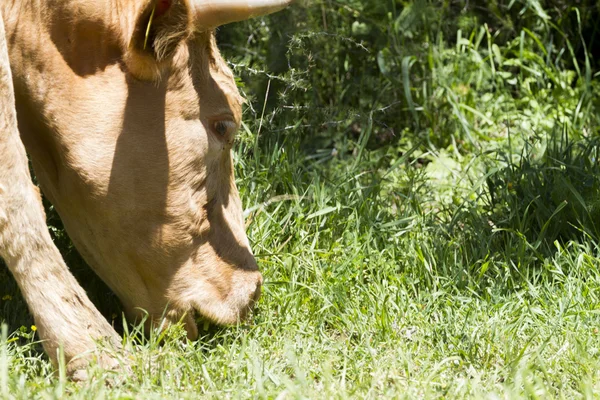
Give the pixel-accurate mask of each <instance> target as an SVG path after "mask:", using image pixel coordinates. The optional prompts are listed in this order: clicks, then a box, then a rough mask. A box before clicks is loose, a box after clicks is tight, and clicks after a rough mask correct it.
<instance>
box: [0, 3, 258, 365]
mask: <svg viewBox="0 0 600 400" xmlns="http://www.w3.org/2000/svg"><path fill="white" fill-rule="evenodd" d="M152 6H153V3H152V2H151V1H150V0H61V1H60V2H55V1H49V0H6V1H4V2H2V3H1V4H0V12H1V13H2V15H3V17H2V19H3V21H4V24H5V26H6V38H7V39H8V40H7V41H6V42H7V43H8V44H9V45H8V54H9V57H10V69H9V68H8V63H7V60H6V56H5V53H6V51H4V60H3V62H0V67H1V71H0V72H1V74H0V77H1V79H2V81H1V82H0V84H1V86H0V89H1V90H2V91H1V92H0V93H1V96H0V101H1V102H2V103H1V105H2V111H3V114H2V118H4V120H3V121H2V123H3V125H2V134H3V136H2V141H0V159H2V160H3V161H2V165H0V185H1V186H0V256H1V257H2V258H4V259H5V260H6V262H7V264H8V265H9V267H10V269H11V271H12V272H13V274H14V276H15V278H16V279H17V281H18V283H19V285H20V287H21V289H22V291H23V293H24V295H25V297H26V299H27V302H28V305H29V307H30V309H31V312H32V314H33V315H34V318H35V319H36V324H38V325H39V326H40V334H41V336H42V338H43V339H45V340H46V342H45V343H46V344H45V346H46V349H47V351H48V354H49V355H50V357H51V358H52V359H55V349H56V346H57V345H58V344H62V345H63V346H64V347H65V354H66V355H67V360H68V361H69V360H72V359H73V358H74V357H75V356H76V355H77V354H80V353H82V352H84V351H86V350H93V349H94V348H95V347H94V342H93V340H94V339H97V338H101V337H106V336H108V337H111V338H115V334H114V332H113V331H112V329H111V328H110V326H108V324H107V323H106V321H105V320H104V319H103V318H102V317H101V316H100V315H99V314H98V312H97V311H96V309H95V308H94V307H93V305H92V304H90V302H89V300H88V299H87V297H86V295H85V293H84V292H83V290H82V289H81V288H80V287H79V285H78V284H77V282H76V281H75V280H74V279H73V277H72V276H71V275H70V273H69V272H68V270H67V268H66V266H65V265H64V262H63V261H62V260H61V258H60V255H59V254H58V251H57V250H56V248H55V247H54V246H53V245H52V242H51V240H50V237H49V234H48V232H47V230H46V228H45V225H44V215H43V210H42V208H41V203H40V199H39V195H38V194H37V192H36V189H35V187H34V186H33V185H32V183H31V180H30V177H29V175H28V171H27V162H26V157H25V153H24V150H23V146H22V144H21V142H20V141H19V137H18V136H17V130H16V128H15V121H14V112H13V111H12V105H13V99H12V94H11V93H12V88H11V87H10V86H11V85H10V74H11V72H12V75H13V81H14V88H15V97H16V102H15V104H16V111H17V119H18V129H19V132H20V135H21V139H22V141H23V143H24V145H25V147H26V149H27V151H28V153H29V155H30V157H31V160H32V164H33V167H34V170H35V173H36V176H37V178H38V180H39V182H40V185H41V188H42V190H43V191H44V194H45V195H46V196H47V197H48V199H49V200H50V201H51V202H52V203H53V204H54V206H55V207H56V210H57V211H58V213H59V214H60V216H61V218H62V220H63V223H64V225H65V228H66V230H67V232H68V234H69V236H70V237H71V239H72V240H73V243H74V244H75V246H76V247H77V249H78V250H79V252H80V253H81V254H82V256H83V257H84V258H85V260H86V261H87V263H88V264H89V265H90V266H91V267H92V268H93V269H94V270H95V272H96V273H97V274H98V275H99V276H100V277H101V278H102V279H103V280H104V281H105V282H106V283H107V284H108V285H109V286H110V287H111V288H112V289H113V290H114V292H115V293H116V294H117V295H118V296H119V298H120V299H121V301H122V303H123V305H124V307H125V309H126V311H127V313H128V315H129V316H131V317H132V318H135V317H136V316H139V315H140V310H141V309H143V310H146V311H147V312H148V313H149V314H150V316H151V320H152V321H156V322H159V320H160V317H161V316H162V315H163V313H164V311H165V309H166V310H167V314H166V316H167V320H168V321H177V320H180V319H182V318H183V319H184V321H185V324H186V329H187V330H188V335H189V336H190V337H192V338H193V337H196V336H197V329H196V324H195V321H194V315H195V314H196V313H198V314H200V315H202V316H204V317H205V318H208V319H210V320H212V321H215V322H218V323H226V324H228V323H235V322H236V321H239V320H240V319H241V318H244V317H245V315H246V314H247V312H248V310H249V309H250V308H251V307H252V305H253V304H254V302H255V301H256V300H257V298H258V295H259V292H260V286H261V282H262V277H261V275H260V273H259V272H258V270H257V265H256V262H255V260H254V256H253V255H252V251H251V249H250V246H249V243H248V239H247V237H246V234H245V232H244V222H243V219H242V206H241V202H240V199H239V194H238V191H237V188H236V186H235V181H234V177H233V166H232V157H231V143H232V142H233V137H234V135H235V132H234V131H235V129H232V130H230V131H228V132H226V133H225V135H224V136H222V135H219V134H218V133H217V132H215V130H214V129H213V126H214V124H215V123H217V122H223V121H224V122H226V123H227V125H228V126H232V127H236V126H239V123H240V118H241V103H242V100H241V98H240V96H239V94H238V91H237V88H236V85H235V82H234V79H233V75H232V73H231V71H230V70H229V68H228V67H227V64H226V63H225V61H224V60H223V59H222V58H221V56H220V54H219V51H218V49H217V48H216V44H215V40H214V36H213V34H212V33H211V32H196V29H195V28H194V26H193V21H194V18H193V17H190V15H191V13H192V12H193V7H191V6H190V4H189V2H188V1H187V0H176V1H175V0H174V1H173V5H172V8H171V9H170V10H169V12H168V13H167V14H165V15H163V16H161V17H160V18H158V19H157V20H156V21H155V22H156V25H155V26H154V28H153V29H154V31H152V33H151V37H150V40H151V43H150V47H147V48H146V49H144V48H143V46H141V43H143V40H142V39H141V37H140V33H141V32H143V31H144V29H145V26H147V14H148V10H150V7H152ZM190 24H192V25H190ZM4 37H5V36H4V34H1V33H0V40H2V42H0V44H3V43H4ZM140 40H142V41H141V42H140ZM1 50H2V49H1V48H0V51H1ZM11 112H12V114H11ZM5 132H8V133H9V135H8V136H6V134H5ZM4 160H9V161H10V162H5V161H4ZM73 368H75V367H73Z"/></svg>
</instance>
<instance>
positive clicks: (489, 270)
mask: <svg viewBox="0 0 600 400" xmlns="http://www.w3.org/2000/svg"><path fill="white" fill-rule="evenodd" d="M578 4H579V7H578V8H572V7H571V6H570V5H568V4H563V3H561V2H560V1H553V2H538V1H514V2H503V1H499V2H492V3H489V4H487V3H486V5H485V6H481V7H478V6H476V5H470V4H469V3H468V2H461V1H457V2H454V3H449V2H442V1H414V2H400V1H396V2H394V1H389V2H388V1H375V0H372V1H358V0H340V1H329V0H323V1H314V2H306V3H302V2H300V4H298V5H295V6H293V7H292V9H290V10H287V11H285V12H282V13H280V14H277V15H274V16H272V17H270V18H266V19H261V20H255V21H250V22H244V23H240V24H236V25H232V26H230V27H225V28H222V30H221V31H219V41H220V43H221V48H222V50H223V53H224V55H225V56H226V57H227V59H228V60H229V61H230V65H231V67H232V69H233V70H234V72H235V73H236V75H237V76H239V86H240V88H241V90H242V91H243V93H244V95H245V96H246V98H247V99H248V103H247V105H246V108H245V113H244V120H245V124H244V125H243V127H242V129H241V131H240V133H239V138H238V142H237V145H236V148H235V155H236V157H235V158H236V177H237V181H238V186H239V188H240V192H241V198H242V201H243V203H244V207H245V210H246V211H245V217H246V221H247V230H248V235H249V238H250V241H251V243H252V246H253V249H254V252H255V254H256V256H257V260H258V262H259V265H260V267H261V270H262V271H263V274H264V276H265V280H266V283H265V285H264V291H263V296H262V298H261V300H260V303H259V304H258V307H257V310H256V312H255V314H254V316H253V318H252V319H251V320H250V321H249V322H247V323H244V324H241V325H239V326H236V327H226V328H219V327H214V326H204V327H203V331H202V335H201V336H202V337H201V339H200V340H198V341H196V342H188V341H186V340H184V339H182V338H183V337H184V336H185V334H184V331H183V328H182V327H180V326H179V327H178V326H175V327H172V328H170V329H169V330H167V331H166V332H163V333H161V334H158V333H156V332H153V333H150V334H144V333H143V332H142V328H141V327H140V326H131V325H128V324H123V323H122V318H121V314H120V309H119V305H118V302H117V301H116V299H115V297H114V296H113V295H112V294H110V293H109V291H108V289H107V288H106V287H104V286H103V284H102V283H101V282H100V281H99V280H98V278H94V277H93V275H92V273H91V272H90V271H89V270H88V269H87V267H86V266H85V265H83V262H82V261H81V260H80V259H79V257H78V255H77V254H76V252H75V251H74V250H73V248H72V245H71V244H70V242H69V241H68V238H67V237H66V236H65V234H64V232H63V231H62V226H61V224H60V221H59V220H58V217H57V216H56V214H55V213H54V212H53V210H52V208H51V207H50V206H48V220H49V221H48V222H49V226H50V229H51V231H52V232H53V235H54V237H55V240H56V242H57V244H58V245H59V247H60V248H61V250H62V251H63V253H64V255H65V258H66V259H67V261H68V263H69V265H70V266H71V268H72V269H73V270H74V272H75V273H76V275H77V276H78V278H79V280H80V281H81V282H82V284H83V285H84V287H85V288H86V290H87V291H88V292H89V294H90V297H91V298H92V300H93V301H94V302H95V304H97V305H98V306H99V308H100V309H101V310H102V311H103V313H104V314H105V315H106V317H107V318H108V319H109V320H112V321H113V323H114V324H115V326H116V327H117V328H118V329H119V330H120V331H121V332H123V343H124V346H125V348H126V349H127V356H123V360H127V363H128V364H129V366H130V373H129V374H125V373H123V372H116V373H115V372H107V371H102V370H100V369H99V368H98V367H95V366H92V367H90V374H91V375H92V379H90V381H89V382H87V383H83V384H78V383H74V382H70V381H69V380H67V379H66V378H65V376H64V368H62V367H59V369H58V371H55V370H54V369H53V368H52V366H51V365H50V363H49V361H48V359H47V357H46V356H45V355H44V354H43V351H42V349H41V346H40V344H39V343H38V342H37V340H38V338H37V335H36V332H35V327H34V326H33V321H32V319H31V317H30V316H29V315H28V313H27V309H26V306H25V303H24V301H23V299H22V298H21V296H20V294H19V292H18V289H17V288H16V284H15V283H14V280H13V279H12V277H10V274H9V273H8V271H7V270H6V268H4V267H3V268H2V269H0V274H2V275H3V276H2V279H1V280H0V281H1V282H2V284H1V285H0V309H1V314H0V315H1V316H2V320H3V321H4V325H3V328H2V340H1V343H2V344H1V347H0V392H1V393H0V397H2V398H8V397H14V398H23V399H25V398H27V399H29V398H63V397H65V396H67V395H69V396H72V397H74V398H85V399H90V398H94V399H101V398H111V399H112V398H125V399H127V398H136V399H138V398H139V399H152V398H156V399H162V398H190V399H192V398H194V399H195V398H199V397H206V398H219V399H221V398H248V397H258V398H278V399H291V398H355V397H358V398H382V397H386V398H387V397H389V398H490V399H495V398H506V399H515V398H540V399H547V398H569V399H571V398H596V397H600V373H599V372H598V371H600V164H599V163H598V157H599V156H600V154H599V153H600V146H599V144H600V143H599V141H600V111H599V110H600V109H599V107H600V98H599V95H600V72H598V71H599V69H598V68H597V66H596V64H595V61H594V52H595V53H596V55H598V54H600V53H599V52H598V46H599V45H600V43H598V42H599V41H600V33H599V32H597V31H596V30H597V27H596V23H595V22H594V21H595V20H597V18H598V5H594V3H593V2H585V1H582V2H580V3H578ZM596 58H598V57H596ZM107 382H108V384H107Z"/></svg>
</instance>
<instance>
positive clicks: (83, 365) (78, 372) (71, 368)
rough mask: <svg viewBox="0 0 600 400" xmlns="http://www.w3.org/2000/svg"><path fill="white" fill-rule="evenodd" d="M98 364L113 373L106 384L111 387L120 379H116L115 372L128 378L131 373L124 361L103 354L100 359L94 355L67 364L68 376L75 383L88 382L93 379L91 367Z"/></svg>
mask: <svg viewBox="0 0 600 400" xmlns="http://www.w3.org/2000/svg"><path fill="white" fill-rule="evenodd" d="M94 364H96V365H98V366H99V367H100V368H101V369H103V370H105V371H109V372H113V374H111V376H110V378H107V379H106V383H107V385H109V386H115V384H116V381H117V380H118V379H114V378H115V376H113V375H115V374H114V373H115V372H118V375H122V376H127V374H128V372H129V367H128V366H127V364H126V363H124V362H123V360H121V361H119V360H118V359H117V358H115V357H113V356H111V355H108V354H102V355H100V356H99V358H96V357H94V355H90V356H87V357H82V358H79V359H75V360H72V361H71V362H69V363H68V364H67V376H68V377H69V379H70V380H71V381H73V382H87V381H89V380H90V378H92V377H93V375H92V374H90V372H91V367H93V365H94Z"/></svg>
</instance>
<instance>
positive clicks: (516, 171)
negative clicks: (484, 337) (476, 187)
mask: <svg viewBox="0 0 600 400" xmlns="http://www.w3.org/2000/svg"><path fill="white" fill-rule="evenodd" d="M599 156H600V138H582V139H579V140H570V139H569V138H568V137H567V135H552V136H550V137H536V138H534V139H532V140H529V141H528V142H527V143H526V144H525V146H524V148H523V151H522V153H520V154H513V153H511V151H510V150H508V151H506V152H499V153H498V159H499V160H500V161H501V162H502V163H504V165H505V167H503V168H501V169H498V170H494V171H492V172H490V175H489V176H488V177H487V181H486V184H485V188H484V190H483V191H482V194H481V195H480V196H479V198H478V199H477V201H476V202H473V203H472V204H468V205H463V206H462V207H460V208H458V209H457V210H456V212H454V213H453V216H452V219H451V221H450V222H449V223H448V224H447V227H446V232H447V235H448V237H449V238H451V239H453V240H455V241H456V238H457V237H458V238H460V239H459V243H460V246H461V247H462V251H461V253H462V258H463V260H464V261H465V262H466V265H469V266H471V271H470V272H469V273H468V274H467V275H468V276H465V278H466V280H472V279H475V280H479V281H481V280H482V278H483V277H484V275H485V276H488V277H490V274H491V276H495V279H496V278H499V277H501V276H502V277H503V278H506V277H507V276H508V277H509V279H505V281H506V284H507V285H506V288H507V289H510V288H511V287H513V286H515V287H519V286H520V285H521V284H522V279H521V278H524V277H525V279H528V277H530V276H531V272H532V271H533V270H535V269H539V267H541V266H542V265H543V264H544V262H545V260H547V259H548V258H549V257H552V256H553V255H554V254H555V253H556V251H557V250H558V249H559V248H560V247H563V246H564V245H566V244H567V243H569V242H571V241H574V242H579V243H582V242H586V241H591V242H593V243H598V241H599V239H600V164H599ZM514 160H518V161H514ZM494 260H496V261H500V263H501V264H503V265H505V266H508V267H509V268H510V269H511V271H504V272H502V271H498V270H496V271H495V272H494V271H493V269H490V265H493V264H494ZM507 272H508V273H507ZM465 283H466V282H465Z"/></svg>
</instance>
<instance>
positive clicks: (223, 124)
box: [213, 120, 237, 137]
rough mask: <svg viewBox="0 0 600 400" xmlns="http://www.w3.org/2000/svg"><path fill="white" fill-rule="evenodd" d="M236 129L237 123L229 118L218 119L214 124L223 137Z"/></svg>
mask: <svg viewBox="0 0 600 400" xmlns="http://www.w3.org/2000/svg"><path fill="white" fill-rule="evenodd" d="M236 129H237V125H236V123H235V122H233V121H229V120H221V121H216V122H215V123H214V124H213V130H214V132H215V133H216V134H217V135H219V136H221V137H226V136H228V135H229V134H230V133H233V132H234V131H235V130H236Z"/></svg>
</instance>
